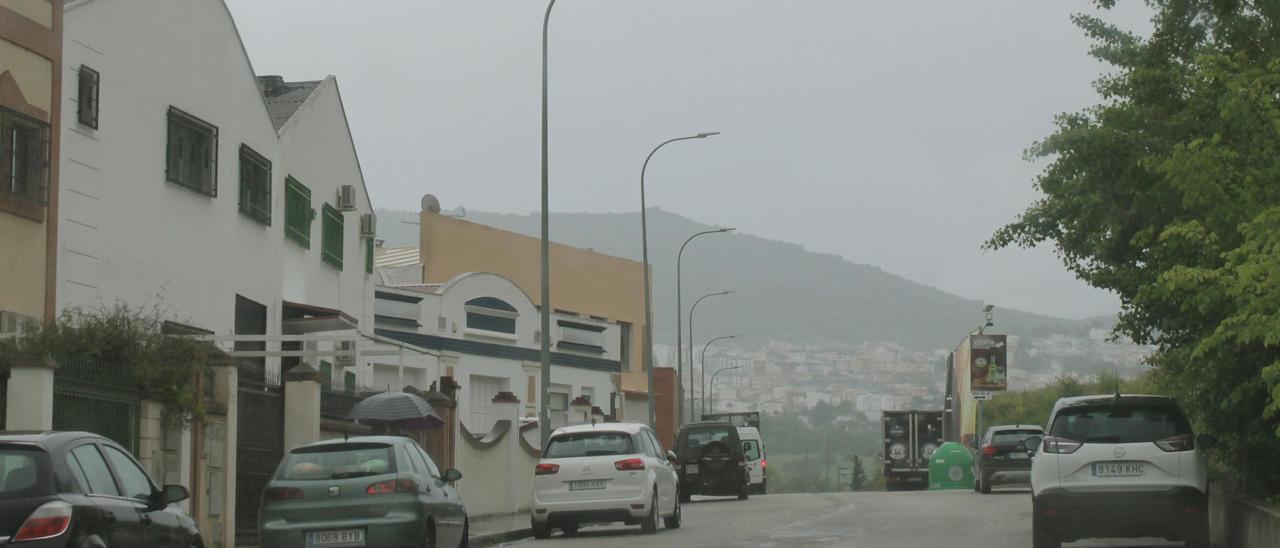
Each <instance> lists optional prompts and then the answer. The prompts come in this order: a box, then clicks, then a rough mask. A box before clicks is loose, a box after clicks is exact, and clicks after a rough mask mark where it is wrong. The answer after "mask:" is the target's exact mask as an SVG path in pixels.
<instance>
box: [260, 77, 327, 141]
mask: <svg viewBox="0 0 1280 548" xmlns="http://www.w3.org/2000/svg"><path fill="white" fill-rule="evenodd" d="M272 78H274V77H271V76H263V77H259V82H260V86H261V88H262V97H263V98H264V99H266V101H267V112H269V113H270V114H271V123H272V124H275V126H276V129H280V128H281V127H283V126H284V124H285V122H288V121H289V118H292V117H293V113H295V112H297V111H298V107H301V106H302V103H304V102H306V100H307V97H310V96H311V94H312V93H313V92H314V91H315V90H316V88H317V87H319V86H320V83H321V82H322V81H323V80H312V81H309V82H284V81H282V80H279V79H275V80H274V81H272V80H271V79H272Z"/></svg>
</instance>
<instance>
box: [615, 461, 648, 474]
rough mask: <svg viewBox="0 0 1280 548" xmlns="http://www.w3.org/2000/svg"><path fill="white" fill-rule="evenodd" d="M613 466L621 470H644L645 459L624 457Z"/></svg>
mask: <svg viewBox="0 0 1280 548" xmlns="http://www.w3.org/2000/svg"><path fill="white" fill-rule="evenodd" d="M613 467H614V468H617V469H618V470H621V471H624V472H625V471H628V470H644V459H622V460H620V461H618V462H615V463H613Z"/></svg>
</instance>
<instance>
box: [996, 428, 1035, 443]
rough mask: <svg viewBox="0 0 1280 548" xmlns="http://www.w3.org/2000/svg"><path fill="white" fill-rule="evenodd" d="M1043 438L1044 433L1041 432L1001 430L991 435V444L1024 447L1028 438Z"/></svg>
mask: <svg viewBox="0 0 1280 548" xmlns="http://www.w3.org/2000/svg"><path fill="white" fill-rule="evenodd" d="M1037 436H1040V437H1043V436H1044V432H1041V431H1039V430H1001V431H999V432H995V433H993V434H991V443H992V444H993V445H1022V442H1024V441H1026V440H1027V438H1032V437H1037Z"/></svg>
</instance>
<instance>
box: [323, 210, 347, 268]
mask: <svg viewBox="0 0 1280 548" xmlns="http://www.w3.org/2000/svg"><path fill="white" fill-rule="evenodd" d="M321 211H322V214H323V218H322V219H321V220H320V259H321V260H323V261H324V262H325V263H326V264H328V265H329V266H332V267H334V268H337V269H338V270H342V243H343V242H342V236H343V224H344V223H343V220H344V219H343V217H342V212H341V211H338V210H337V209H335V208H334V207H333V206H331V205H329V204H324V208H323V209H322V210H321Z"/></svg>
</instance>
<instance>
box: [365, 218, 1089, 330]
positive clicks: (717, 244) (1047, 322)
mask: <svg viewBox="0 0 1280 548" xmlns="http://www.w3.org/2000/svg"><path fill="white" fill-rule="evenodd" d="M459 213H461V212H454V213H453V214H455V215H457V214H459ZM377 214H378V233H379V235H378V237H379V238H382V239H384V240H385V241H386V244H385V245H387V246H397V245H417V243H418V230H419V226H418V225H417V222H418V214H417V212H405V211H393V210H386V209H379V210H378V211H377ZM445 214H450V212H448V211H446V212H445ZM461 214H462V215H463V216H465V218H466V220H468V221H471V222H475V223H479V224H484V225H489V226H492V227H495V228H499V229H503V230H510V231H512V232H517V233H521V234H526V235H530V236H537V235H538V234H539V231H540V224H539V219H538V216H537V215H536V214H524V215H521V214H499V213H485V212H479V211H466V212H465V213H461ZM648 222H649V258H650V262H651V263H652V265H653V289H654V301H653V305H654V311H653V313H654V325H655V330H654V337H655V342H659V343H667V344H674V342H675V339H676V336H675V324H676V318H675V313H674V310H675V298H676V290H675V276H676V253H677V252H678V251H679V249H680V245H681V244H683V243H684V242H685V239H686V238H688V237H689V236H690V235H692V234H694V233H696V232H700V231H703V230H709V229H712V228H715V227H711V226H708V225H704V224H701V223H698V222H696V221H693V220H691V219H688V218H685V217H682V216H679V215H676V214H673V213H670V212H666V211H662V210H661V209H658V208H653V209H650V210H649V220H648ZM551 237H552V240H554V241H556V242H560V243H564V244H568V245H572V246H576V247H583V248H590V249H594V250H596V251H599V252H601V253H607V254H610V255H616V256H619V257H626V258H630V259H634V260H640V252H641V250H640V215H639V213H555V214H553V215H552V217H551ZM683 274H684V282H683V293H684V303H685V307H686V310H687V309H688V306H690V304H691V303H692V302H693V300H694V299H697V298H698V297H699V296H701V295H704V294H706V293H708V292H712V291H723V290H734V291H736V294H734V295H729V296H725V297H717V298H715V299H709V300H708V301H706V302H705V303H704V304H702V305H700V306H699V307H698V312H697V317H696V318H695V322H696V325H695V328H696V329H695V336H696V337H697V338H698V340H699V342H701V341H705V340H707V338H709V337H713V336H720V335H729V334H738V335H741V336H743V337H747V338H750V339H751V340H756V341H760V342H763V341H766V340H788V341H796V342H819V343H823V342H825V343H844V344H850V345H857V344H861V343H863V342H868V341H889V342H894V343H897V344H900V345H902V346H904V347H906V348H910V349H915V350H935V349H944V348H945V349H951V348H953V347H955V346H956V345H957V344H959V342H960V340H961V339H962V338H963V337H964V336H965V334H967V333H968V332H969V331H971V330H972V329H974V328H975V327H977V325H978V323H979V322H981V321H982V306H983V303H982V302H981V301H976V300H971V299H965V298H962V297H959V296H956V295H952V294H950V293H947V292H944V291H941V290H939V289H936V288H933V287H929V286H926V285H923V284H919V283H916V282H913V281H910V280H907V279H905V278H902V277H900V276H896V275H894V274H890V273H888V272H885V271H884V270H882V269H880V268H878V267H875V266H872V265H865V264H855V263H852V262H850V261H848V260H846V259H844V258H843V257H839V256H837V255H831V254H825V253H816V252H813V251H808V250H806V249H805V248H804V247H803V246H801V245H798V244H793V243H788V242H781V241H776V240H768V239H764V238H759V237H756V236H751V235H748V234H742V233H736V232H735V233H729V234H713V235H707V236H703V237H700V238H699V239H698V240H696V241H695V242H694V243H691V244H690V245H689V247H688V248H687V250H686V251H685V256H684V264H683ZM552 298H553V300H554V295H553V296H552ZM1112 321H1113V320H1111V319H1110V318H1087V319H1084V320H1068V319H1061V318H1052V317H1048V316H1042V315H1039V314H1033V313H1029V312H1023V311H1018V310H1010V309H997V312H996V327H995V328H994V329H993V331H997V332H1004V333H1010V334H1014V335H1023V336H1028V335H1030V336H1043V335H1050V334H1063V335H1070V336H1085V335H1087V334H1088V333H1089V330H1090V328H1110V326H1111V323H1112Z"/></svg>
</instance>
